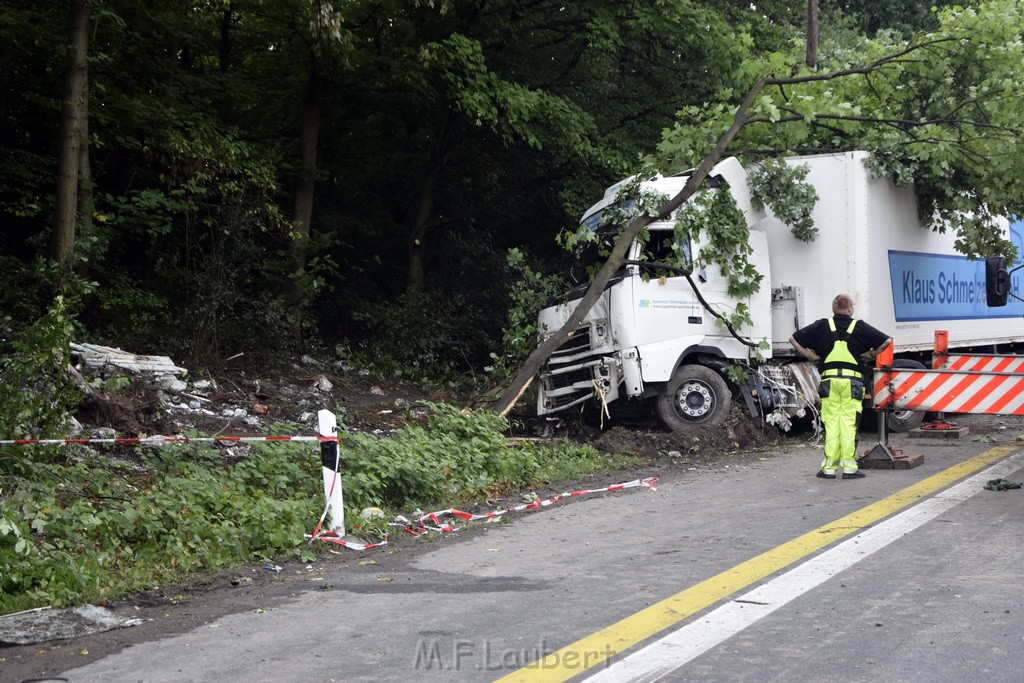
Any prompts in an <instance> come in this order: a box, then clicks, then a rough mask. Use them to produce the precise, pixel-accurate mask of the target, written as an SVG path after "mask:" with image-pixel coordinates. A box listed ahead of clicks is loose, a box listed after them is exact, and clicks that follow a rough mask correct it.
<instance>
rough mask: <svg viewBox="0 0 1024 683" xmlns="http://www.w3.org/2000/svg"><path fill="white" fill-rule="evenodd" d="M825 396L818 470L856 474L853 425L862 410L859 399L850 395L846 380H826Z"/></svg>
mask: <svg viewBox="0 0 1024 683" xmlns="http://www.w3.org/2000/svg"><path fill="white" fill-rule="evenodd" d="M829 385H830V386H829V392H828V396H825V397H824V398H822V399H821V421H822V422H823V423H824V424H825V458H824V459H823V460H822V461H821V471H822V472H824V473H825V474H835V473H836V470H837V469H839V468H840V467H842V468H843V472H844V473H846V474H852V473H853V472H856V471H857V424H858V423H859V422H860V413H861V411H862V410H863V409H864V406H863V405H862V403H861V399H859V398H853V396H852V395H851V386H852V384H851V382H850V380H848V379H839V378H837V379H830V380H829Z"/></svg>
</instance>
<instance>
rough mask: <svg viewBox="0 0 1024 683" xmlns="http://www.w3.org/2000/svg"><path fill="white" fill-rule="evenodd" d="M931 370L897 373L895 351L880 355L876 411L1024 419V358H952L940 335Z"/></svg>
mask: <svg viewBox="0 0 1024 683" xmlns="http://www.w3.org/2000/svg"><path fill="white" fill-rule="evenodd" d="M935 338H936V349H935V351H936V353H935V360H934V366H935V367H933V368H932V369H925V368H921V369H911V368H900V369H896V368H893V367H892V347H890V348H889V349H886V350H885V351H884V352H883V353H882V354H880V355H879V357H878V359H877V361H876V367H875V371H874V383H873V387H872V388H873V397H874V398H873V403H874V406H875V409H876V410H915V411H922V412H929V411H930V412H942V413H972V414H985V415H1024V358H1022V357H1020V356H1003V355H997V354H949V353H947V352H946V349H945V345H946V341H947V337H946V335H945V332H944V331H940V332H937V333H936V335H935Z"/></svg>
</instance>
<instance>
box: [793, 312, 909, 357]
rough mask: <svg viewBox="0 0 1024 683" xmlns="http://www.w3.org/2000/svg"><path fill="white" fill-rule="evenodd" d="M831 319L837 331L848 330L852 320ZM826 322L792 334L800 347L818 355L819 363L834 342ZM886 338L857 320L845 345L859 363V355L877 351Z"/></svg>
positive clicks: (847, 317) (822, 321)
mask: <svg viewBox="0 0 1024 683" xmlns="http://www.w3.org/2000/svg"><path fill="white" fill-rule="evenodd" d="M832 319H833V320H835V321H836V330H837V331H838V330H847V329H849V328H850V322H851V321H852V320H853V318H851V317H850V316H848V315H834V316H832ZM828 320H829V319H828V318H822V319H820V320H815V321H814V322H813V323H811V324H810V325H808V326H807V327H802V328H800V329H799V330H797V331H796V332H794V333H793V339H795V340H796V341H797V342H798V343H799V344H800V345H801V346H803V347H805V348H808V349H811V350H813V351H814V352H815V353H816V354H818V358H819V359H820V360H819V363H821V362H824V360H825V358H826V357H827V356H828V354H829V352H831V351H832V344H833V342H834V341H835V335H833V334H832V330H830V329H829V326H828ZM888 338H889V335H887V334H885V333H884V332H881V331H879V330H877V329H875V328H874V327H872V326H871V325H869V324H867V323H866V322H864V321H863V320H858V321H857V325H856V326H855V327H854V328H853V334H851V335H850V338H849V339H848V340H847V345H848V346H849V349H850V353H851V354H853V357H854V358H856V359H857V362H858V363H859V362H860V354H862V353H864V352H865V351H871V350H872V349H877V348H878V347H879V346H881V345H882V344H884V343H885V340H886V339H888Z"/></svg>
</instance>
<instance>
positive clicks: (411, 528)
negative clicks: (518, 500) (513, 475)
mask: <svg viewBox="0 0 1024 683" xmlns="http://www.w3.org/2000/svg"><path fill="white" fill-rule="evenodd" d="M656 481H658V478H657V477H648V478H646V479H634V480H633V481H627V482H625V483H622V484H612V485H611V486H605V487H604V488H600V489H583V490H580V491H572V492H570V493H559V494H558V495H557V496H555V497H554V498H549V499H547V500H535V501H533V502H532V503H524V504H522V505H516V506H515V507H510V508H505V509H504V510H494V511H492V512H486V513H484V514H472V513H469V512H463V511H462V510H456V509H454V508H449V509H448V510H440V511H438V512H431V513H428V514H425V515H421V516H420V518H419V520H418V521H419V523H418V524H416V525H414V524H413V523H412V522H410V521H409V520H408V519H406V518H405V517H401V516H400V517H397V518H396V519H395V521H394V522H391V526H399V527H402V528H403V530H404V531H405V532H406V533H407V534H411V535H412V536H419V535H420V534H424V533H429V532H431V531H439V532H448V531H455V530H456V528H457V527H455V526H454V525H452V524H448V523H446V522H442V521H441V520H440V518H441V517H443V516H445V515H452V516H454V517H458V518H459V519H461V520H463V521H464V522H475V521H477V520H481V519H493V518H495V517H500V516H502V515H506V514H508V513H510V512H523V511H524V510H536V509H539V508H543V507H548V506H551V505H554V504H555V503H557V502H558V501H560V500H562V499H563V498H575V497H577V496H584V495H586V494H588V493H605V492H608V491H621V490H623V489H629V488H637V487H644V488H647V489H650V490H651V491H657V490H658V489H657V487H655V486H654V482H656ZM428 521H429V522H432V524H425V523H424V522H428ZM322 523H323V517H321V519H320V522H319V523H317V527H316V529H315V530H314V532H313V533H312V534H306V539H307V540H309V541H326V542H328V543H334V544H335V545H340V546H342V547H345V548H349V549H350V550H366V549H367V548H377V547H379V546H382V545H387V543H388V539H387V537H385V538H384V540H383V541H380V542H378V543H360V542H355V541H349V540H346V539H344V538H342V537H341V536H339V535H338V534H336V533H335V532H333V531H324V532H321V531H320V526H321V524H322Z"/></svg>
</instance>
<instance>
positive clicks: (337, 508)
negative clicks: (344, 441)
mask: <svg viewBox="0 0 1024 683" xmlns="http://www.w3.org/2000/svg"><path fill="white" fill-rule="evenodd" d="M316 416H317V420H318V422H319V429H320V436H331V437H336V436H337V435H338V420H337V418H336V417H335V415H334V413H332V412H331V411H329V410H327V409H324V410H321V411H320V412H318V413H317V414H316ZM320 464H321V465H322V466H323V475H324V497H325V498H326V499H327V518H326V519H325V520H324V522H325V527H326V529H327V530H328V531H333V532H334V533H336V534H338V535H339V536H344V535H345V505H344V498H343V496H342V492H341V450H340V449H339V448H338V441H337V439H335V440H332V441H321V442H320Z"/></svg>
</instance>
